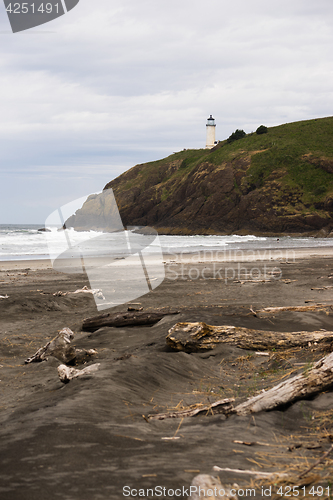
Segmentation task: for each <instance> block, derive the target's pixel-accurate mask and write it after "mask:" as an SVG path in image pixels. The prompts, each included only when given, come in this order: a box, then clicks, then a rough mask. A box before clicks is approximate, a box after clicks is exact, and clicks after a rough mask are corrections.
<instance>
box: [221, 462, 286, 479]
mask: <svg viewBox="0 0 333 500" xmlns="http://www.w3.org/2000/svg"><path fill="white" fill-rule="evenodd" d="M213 470H215V471H216V472H233V473H235V474H245V475H247V476H254V477H255V479H274V478H282V477H288V476H289V475H288V474H287V473H285V472H260V471H257V470H246V469H229V467H218V466H217V465H214V467H213Z"/></svg>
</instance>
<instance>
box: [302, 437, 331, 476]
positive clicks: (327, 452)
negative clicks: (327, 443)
mask: <svg viewBox="0 0 333 500" xmlns="http://www.w3.org/2000/svg"><path fill="white" fill-rule="evenodd" d="M332 451H333V444H332V446H331V447H330V448H329V449H328V450H327V451H326V453H324V455H323V456H322V457H321V458H320V459H319V460H318V461H317V462H316V463H314V464H313V465H311V467H310V468H309V469H307V470H306V471H305V472H302V474H300V475H299V476H298V477H299V479H301V478H302V477H304V476H306V475H307V474H308V473H309V472H310V471H312V469H314V468H315V467H317V465H319V464H321V463H322V462H323V461H324V460H325V458H327V457H328V455H329V454H330V453H331V452H332Z"/></svg>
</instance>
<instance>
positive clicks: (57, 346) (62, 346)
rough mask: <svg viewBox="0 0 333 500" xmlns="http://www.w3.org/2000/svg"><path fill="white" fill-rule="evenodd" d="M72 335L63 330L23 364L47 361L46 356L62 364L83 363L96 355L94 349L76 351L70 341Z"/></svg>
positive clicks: (72, 337) (67, 330)
mask: <svg viewBox="0 0 333 500" xmlns="http://www.w3.org/2000/svg"><path fill="white" fill-rule="evenodd" d="M73 339H74V333H73V332H72V330H70V329H69V328H63V329H62V330H61V332H59V333H58V335H56V336H55V337H54V339H53V340H51V341H50V342H48V343H47V344H45V346H43V347H41V348H40V349H38V351H36V352H35V354H34V355H33V356H31V357H30V358H28V359H26V360H25V363H26V364H28V363H34V362H39V361H45V360H47V357H48V356H53V357H55V358H57V359H59V361H62V362H63V363H83V362H84V361H87V360H89V359H90V358H91V356H93V355H94V354H96V352H97V351H95V349H89V350H88V351H86V350H85V349H76V348H75V347H74V346H72V344H71V341H72V340H73Z"/></svg>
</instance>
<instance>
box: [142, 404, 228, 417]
mask: <svg viewBox="0 0 333 500" xmlns="http://www.w3.org/2000/svg"><path fill="white" fill-rule="evenodd" d="M233 401H235V400H234V399H221V400H220V401H215V403H211V404H209V405H200V406H199V405H196V406H195V408H194V407H190V408H187V409H186V410H180V411H173V412H170V413H157V414H151V415H148V419H149V420H164V419H166V418H183V417H193V416H194V415H198V414H199V413H206V414H208V415H215V414H217V413H224V414H228V413H230V412H232V410H233V406H232V402H233Z"/></svg>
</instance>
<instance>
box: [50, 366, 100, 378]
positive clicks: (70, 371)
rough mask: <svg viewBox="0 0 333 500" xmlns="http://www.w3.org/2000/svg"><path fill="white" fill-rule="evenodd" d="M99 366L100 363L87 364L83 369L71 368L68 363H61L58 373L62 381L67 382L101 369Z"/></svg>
mask: <svg viewBox="0 0 333 500" xmlns="http://www.w3.org/2000/svg"><path fill="white" fill-rule="evenodd" d="M99 367H100V363H96V364H94V365H90V366H87V367H86V368H83V369H82V370H77V369H76V368H70V367H69V366H66V365H59V366H58V375H59V377H60V380H61V382H63V383H67V382H69V381H70V380H72V379H73V378H77V377H83V376H88V375H91V374H92V373H94V372H96V371H97V370H98V369H99Z"/></svg>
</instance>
